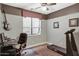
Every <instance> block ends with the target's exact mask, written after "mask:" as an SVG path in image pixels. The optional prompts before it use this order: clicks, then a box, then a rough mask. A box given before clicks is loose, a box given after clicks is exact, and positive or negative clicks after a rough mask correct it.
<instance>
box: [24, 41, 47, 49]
mask: <svg viewBox="0 0 79 59" xmlns="http://www.w3.org/2000/svg"><path fill="white" fill-rule="evenodd" d="M43 44H48V43H47V42H43V43H38V44H34V45H29V46H27V47H26V48H31V47H35V46H39V45H43Z"/></svg>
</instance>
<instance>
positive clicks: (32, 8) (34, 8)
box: [31, 7, 41, 10]
mask: <svg viewBox="0 0 79 59" xmlns="http://www.w3.org/2000/svg"><path fill="white" fill-rule="evenodd" d="M39 8H41V7H36V8H31V10H35V9H39Z"/></svg>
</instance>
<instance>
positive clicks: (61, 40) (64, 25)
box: [47, 12, 79, 50]
mask: <svg viewBox="0 0 79 59" xmlns="http://www.w3.org/2000/svg"><path fill="white" fill-rule="evenodd" d="M72 18H79V12H78V13H73V14H69V15H65V16H62V17H57V18H53V19H49V20H48V21H47V37H48V38H47V39H48V43H50V44H55V45H57V46H60V47H63V48H66V38H65V34H64V33H65V32H66V31H68V30H69V29H72V28H75V29H76V31H75V33H74V34H75V35H77V37H76V36H75V38H76V43H77V47H78V50H79V26H78V27H69V19H72ZM53 22H59V28H58V29H54V28H53Z"/></svg>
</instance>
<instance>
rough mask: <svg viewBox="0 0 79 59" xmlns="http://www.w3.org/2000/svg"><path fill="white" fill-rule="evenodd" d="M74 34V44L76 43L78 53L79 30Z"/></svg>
mask: <svg viewBox="0 0 79 59" xmlns="http://www.w3.org/2000/svg"><path fill="white" fill-rule="evenodd" d="M74 36H75V41H76V45H77V49H78V53H79V31H78V32H75V33H74Z"/></svg>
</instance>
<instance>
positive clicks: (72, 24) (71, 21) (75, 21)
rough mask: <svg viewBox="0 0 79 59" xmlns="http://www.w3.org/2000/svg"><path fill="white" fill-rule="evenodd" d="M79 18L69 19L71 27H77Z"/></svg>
mask: <svg viewBox="0 0 79 59" xmlns="http://www.w3.org/2000/svg"><path fill="white" fill-rule="evenodd" d="M78 21H79V18H73V19H69V27H77V26H78V25H79V24H78V23H79V22H78Z"/></svg>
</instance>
